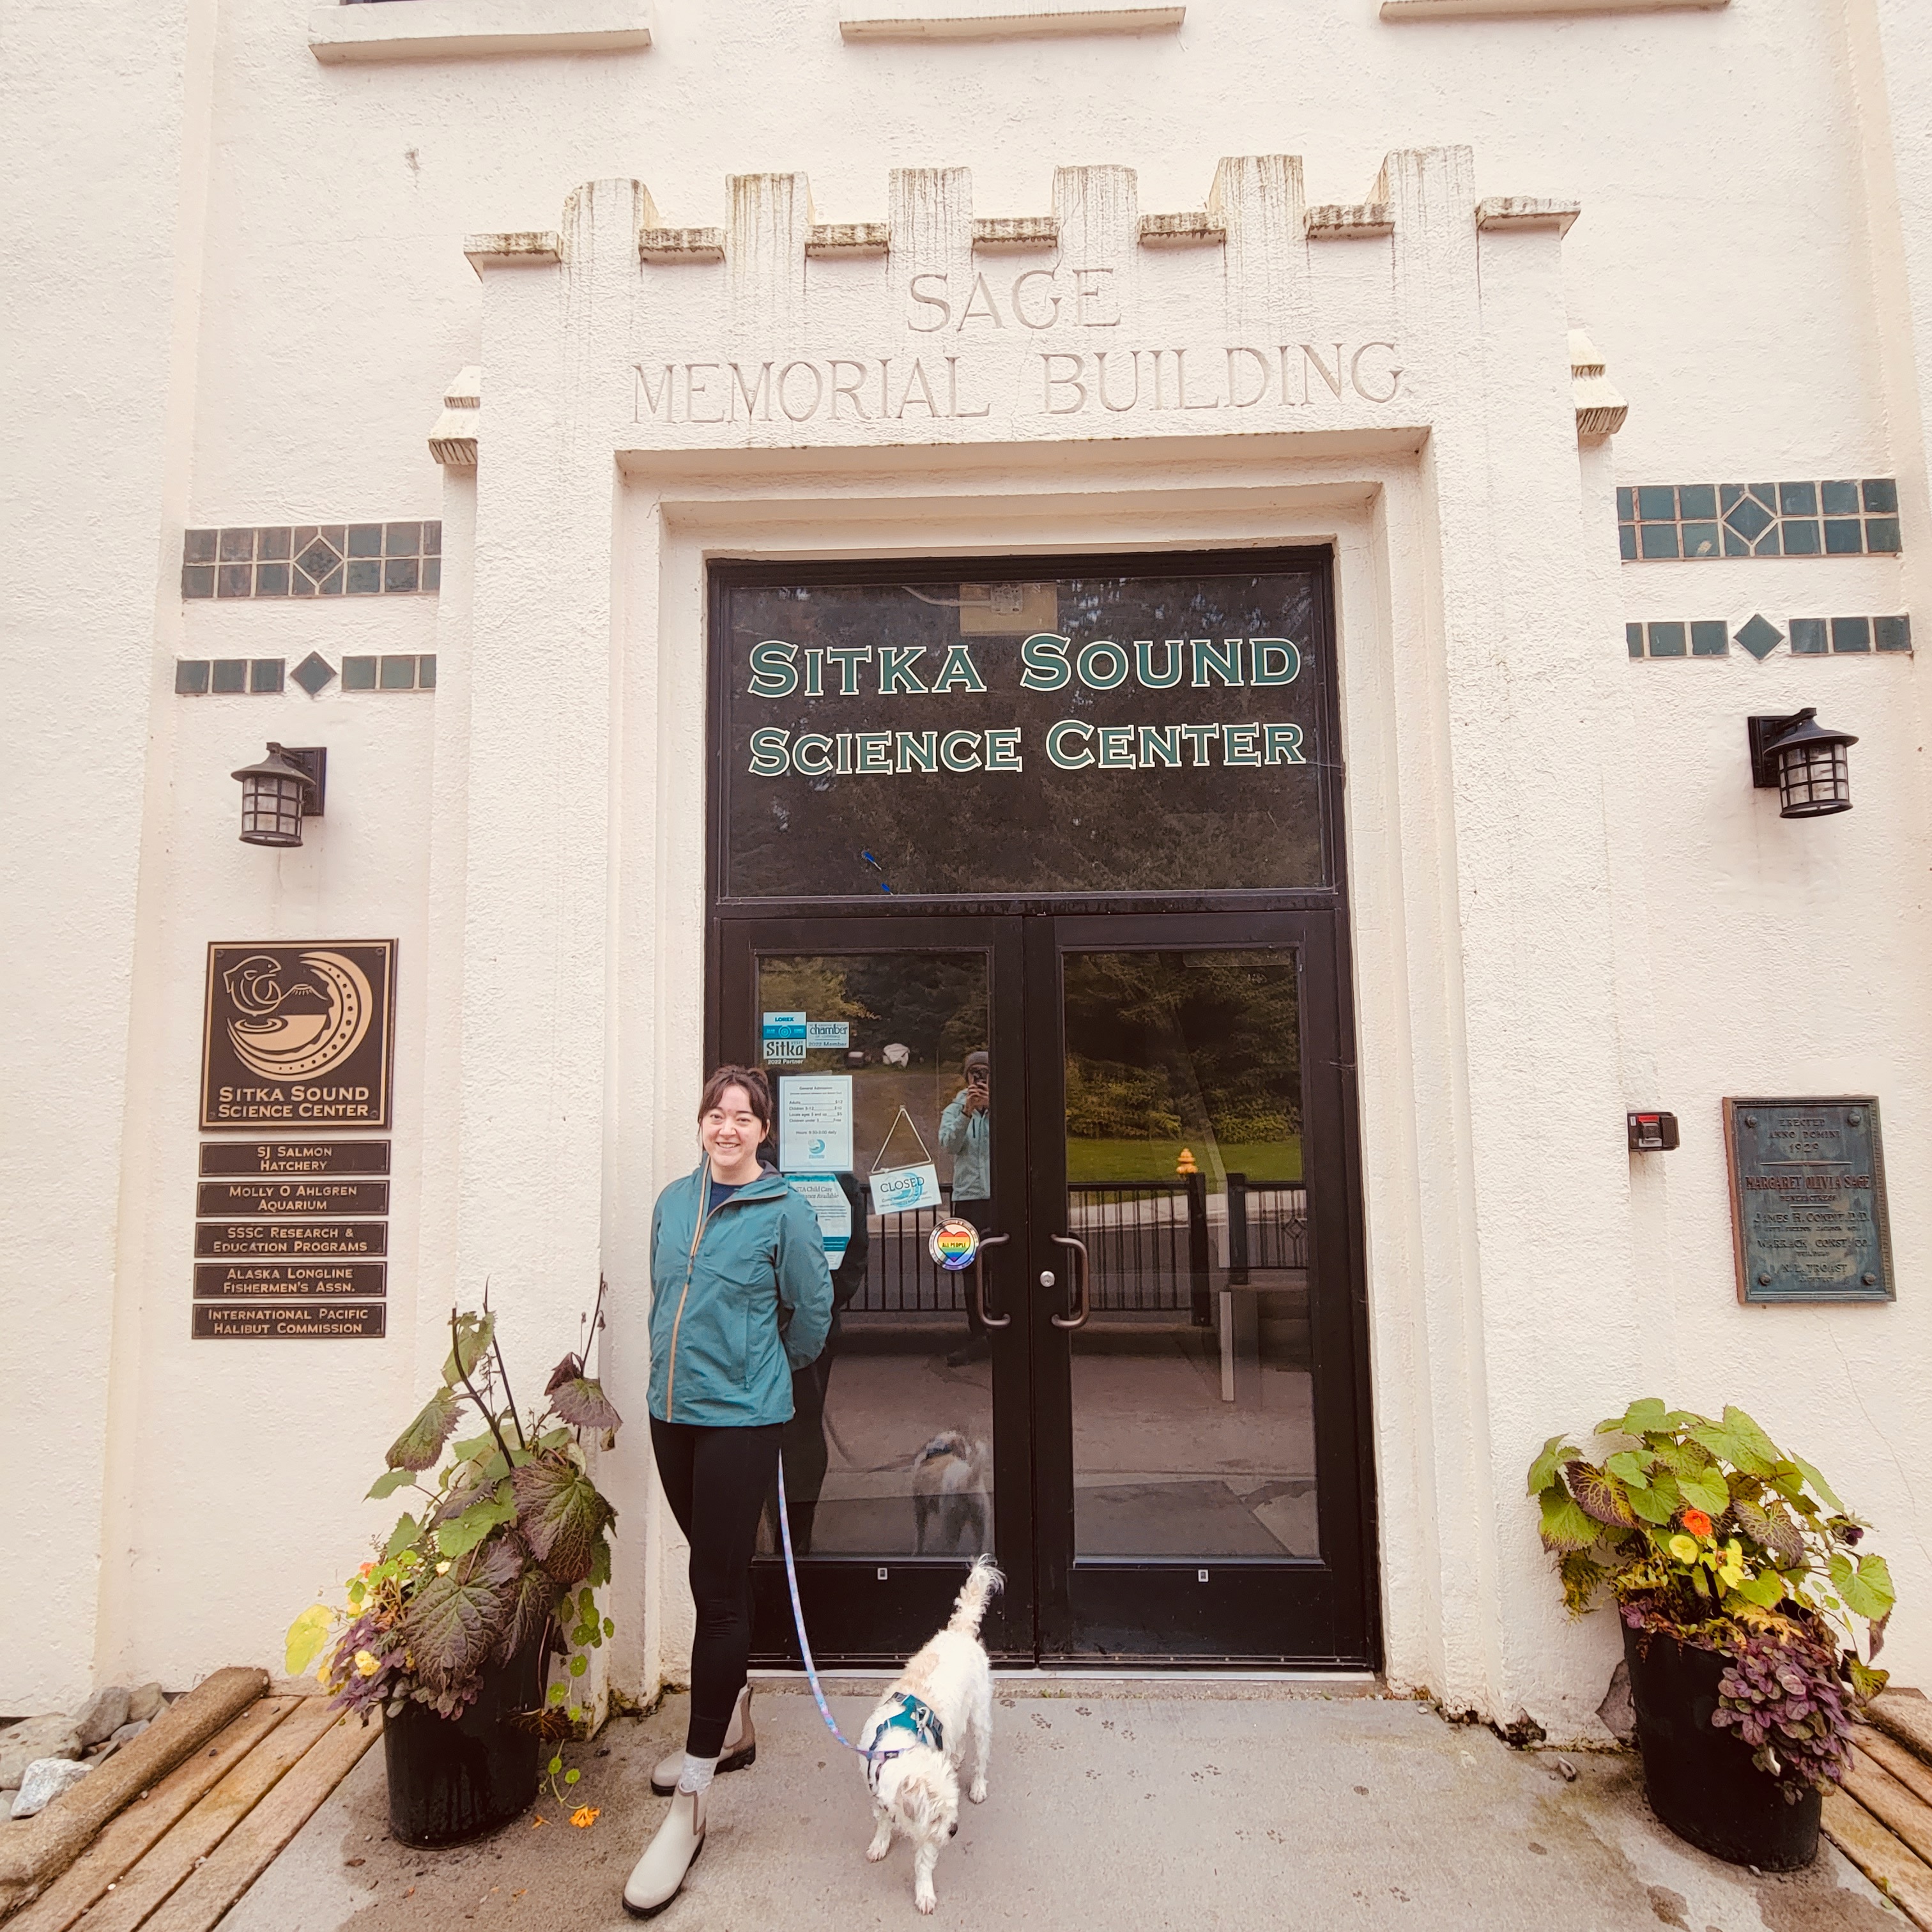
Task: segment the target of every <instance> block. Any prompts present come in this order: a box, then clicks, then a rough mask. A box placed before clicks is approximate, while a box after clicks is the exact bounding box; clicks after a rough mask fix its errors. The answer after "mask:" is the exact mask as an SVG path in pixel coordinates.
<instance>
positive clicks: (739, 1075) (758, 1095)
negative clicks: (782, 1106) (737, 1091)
mask: <svg viewBox="0 0 1932 1932" xmlns="http://www.w3.org/2000/svg"><path fill="white" fill-rule="evenodd" d="M727 1087H742V1088H743V1089H744V1090H745V1100H747V1101H748V1102H749V1103H751V1112H753V1113H754V1114H755V1115H757V1117H758V1124H759V1126H760V1127H762V1128H763V1130H765V1132H766V1133H768V1134H769V1133H770V1132H771V1130H772V1088H771V1082H769V1080H767V1079H766V1078H765V1076H764V1073H763V1070H761V1069H760V1068H758V1067H719V1068H718V1069H717V1070H716V1071H715V1072H714V1073H712V1076H711V1078H710V1079H709V1080H707V1081H706V1082H705V1083H704V1091H703V1093H702V1094H699V1095H698V1097H697V1118H698V1120H699V1121H700V1123H702V1121H703V1118H704V1117H705V1115H706V1114H708V1113H709V1112H710V1111H711V1110H712V1108H713V1107H715V1106H717V1104H718V1102H719V1101H720V1100H723V1099H724V1090H725V1089H726V1088H727Z"/></svg>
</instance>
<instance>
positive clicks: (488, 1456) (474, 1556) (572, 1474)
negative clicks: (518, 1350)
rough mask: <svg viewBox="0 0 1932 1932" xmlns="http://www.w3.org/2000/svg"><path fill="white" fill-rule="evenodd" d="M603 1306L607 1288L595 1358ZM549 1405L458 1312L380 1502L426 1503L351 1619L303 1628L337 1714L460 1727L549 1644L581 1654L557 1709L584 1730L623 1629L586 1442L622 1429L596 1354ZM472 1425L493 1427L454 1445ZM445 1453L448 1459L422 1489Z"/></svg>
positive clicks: (316, 1619) (407, 1522)
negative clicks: (603, 1610) (402, 1496)
mask: <svg viewBox="0 0 1932 1932" xmlns="http://www.w3.org/2000/svg"><path fill="white" fill-rule="evenodd" d="M602 1300H603V1295H602V1289H601V1285H600V1287H599V1289H598V1307H597V1309H596V1310H595V1313H593V1315H592V1319H591V1322H590V1328H589V1336H590V1346H594V1343H595V1339H596V1337H597V1334H598V1331H599V1330H600V1329H601V1326H602ZM585 1352H586V1353H587V1352H589V1350H588V1347H586V1350H585ZM466 1414H468V1415H470V1416H471V1417H472V1420H474V1421H478V1422H480V1423H481V1425H482V1427H481V1430H479V1431H478V1433H476V1434H474V1435H472V1436H466V1437H464V1438H463V1439H460V1440H458V1441H455V1442H452V1441H451V1439H452V1436H455V1434H456V1432H457V1430H458V1427H459V1425H460V1423H461V1422H462V1421H463V1418H464V1417H465V1415H466ZM618 1427H619V1416H618V1414H617V1412H616V1409H615V1408H613V1406H612V1405H611V1403H610V1400H609V1398H608V1397H606V1396H605V1394H604V1391H603V1388H602V1386H601V1384H600V1383H599V1382H598V1381H597V1380H596V1379H595V1378H594V1377H593V1376H589V1375H588V1374H587V1373H586V1372H585V1365H584V1361H583V1355H582V1354H579V1353H574V1352H573V1353H571V1354H570V1355H565V1357H564V1358H563V1360H562V1361H560V1362H559V1363H558V1364H557V1365H556V1369H555V1370H553V1372H552V1373H551V1375H550V1380H549V1382H547V1384H546V1385H545V1387H544V1404H543V1406H541V1408H540V1409H535V1410H532V1411H530V1412H528V1413H527V1414H526V1413H524V1412H520V1411H519V1409H518V1408H517V1404H516V1402H515V1400H514V1397H512V1396H511V1392H510V1382H509V1376H508V1372H507V1370H506V1369H505V1364H504V1361H503V1353H502V1346H501V1345H500V1344H499V1343H498V1341H497V1340H496V1316H494V1315H493V1314H491V1313H490V1312H489V1311H488V1310H487V1307H485V1310H484V1312H483V1313H481V1314H474V1313H470V1314H461V1313H457V1312H456V1311H455V1310H452V1311H451V1314H450V1352H449V1360H448V1361H446V1362H445V1363H444V1364H443V1383H442V1386H441V1387H440V1388H438V1389H437V1391H436V1393H435V1394H434V1395H432V1396H431V1397H430V1399H429V1400H428V1402H427V1403H425V1405H424V1406H423V1408H422V1412H421V1413H420V1414H419V1415H418V1416H417V1417H416V1420H415V1421H413V1422H412V1423H411V1424H410V1426H409V1427H408V1428H407V1429H406V1430H404V1431H403V1433H402V1434H401V1436H398V1437H397V1439H396V1440H395V1442H393V1443H392V1445H390V1448H389V1454H388V1457H386V1461H387V1463H388V1465H389V1467H388V1470H387V1472H386V1473H385V1474H384V1475H382V1476H380V1477H379V1478H377V1481H376V1483H375V1484H374V1487H372V1488H371V1490H370V1492H369V1494H370V1496H371V1497H372V1498H376V1499H383V1498H386V1497H389V1496H394V1495H395V1494H396V1493H398V1491H399V1490H404V1489H410V1490H413V1491H414V1492H415V1493H416V1495H417V1496H419V1497H420V1498H421V1499H422V1502H421V1505H420V1506H419V1508H416V1509H415V1510H413V1511H408V1512H406V1513H405V1514H404V1516H403V1517H402V1518H401V1520H400V1521H399V1522H398V1523H397V1525H396V1526H395V1529H393V1530H392V1531H391V1532H390V1533H389V1537H388V1538H387V1539H386V1541H385V1542H384V1543H383V1545H382V1547H381V1550H380V1554H379V1555H377V1556H376V1557H375V1558H374V1559H373V1560H371V1562H366V1563H365V1564H363V1565H362V1567H361V1568H360V1570H359V1571H358V1572H357V1574H356V1575H355V1576H353V1577H350V1578H349V1579H348V1581H347V1599H348V1601H347V1608H346V1609H332V1608H330V1607H329V1606H328V1605H326V1604H315V1605H314V1606H312V1607H311V1608H310V1609H309V1610H306V1611H305V1612H304V1613H302V1616H299V1617H298V1618H297V1619H296V1621H295V1622H294V1624H293V1625H292V1626H291V1627H290V1631H289V1639H288V1657H287V1664H288V1669H289V1671H290V1674H291V1675H292V1676H300V1675H302V1673H304V1672H305V1671H306V1670H308V1668H309V1667H310V1666H311V1664H317V1661H318V1660H320V1677H321V1679H322V1682H323V1686H324V1688H326V1689H328V1690H330V1691H334V1692H335V1707H336V1708H337V1709H341V1710H345V1711H356V1712H365V1713H366V1712H371V1711H374V1710H377V1709H386V1710H387V1711H388V1712H389V1714H390V1715H392V1716H394V1715H398V1714H399V1713H400V1712H401V1710H402V1709H403V1707H404V1705H405V1704H406V1703H410V1702H411V1701H413V1702H415V1703H421V1704H425V1705H427V1706H428V1707H429V1708H430V1709H431V1710H434V1711H435V1712H437V1713H438V1714H439V1715H441V1716H443V1717H446V1718H453V1717H456V1716H458V1715H460V1713H461V1712H463V1709H465V1708H466V1706H468V1705H469V1704H470V1703H472V1702H473V1701H474V1700H475V1697H476V1694H477V1692H478V1689H479V1688H480V1687H481V1682H482V1678H483V1673H484V1671H485V1670H486V1669H487V1668H488V1667H490V1665H492V1664H500V1663H505V1662H507V1661H508V1660H509V1659H511V1658H514V1657H517V1656H520V1655H523V1654H524V1653H526V1652H527V1651H528V1650H529V1648H530V1647H531V1646H533V1645H534V1646H541V1649H544V1650H546V1651H568V1652H569V1653H570V1655H569V1662H568V1666H567V1671H566V1679H560V1680H559V1682H556V1683H555V1684H553V1685H551V1686H550V1690H549V1691H548V1693H547V1704H546V1706H545V1709H546V1710H549V1711H552V1712H553V1718H554V1720H558V1721H563V1720H567V1721H575V1720H576V1719H577V1718H578V1717H579V1715H580V1712H578V1710H577V1706H576V1701H575V1700H574V1697H571V1685H570V1682H568V1680H571V1679H577V1678H580V1677H581V1676H583V1674H584V1672H585V1670H586V1669H587V1667H588V1664H589V1657H588V1652H589V1651H591V1650H592V1649H597V1648H598V1647H599V1646H601V1644H602V1643H603V1641H604V1639H605V1638H606V1637H609V1636H610V1635H611V1634H613V1631H614V1628H615V1626H614V1625H613V1624H612V1623H611V1622H610V1620H609V1619H606V1618H601V1617H600V1616H599V1615H598V1611H597V1607H596V1601H595V1595H594V1594H593V1593H594V1592H595V1590H596V1589H597V1588H598V1586H599V1585H601V1584H602V1583H605V1582H607V1581H608V1580H609V1578H610V1529H611V1527H612V1526H613V1524H614V1523H616V1517H617V1513H616V1511H615V1510H614V1509H613V1508H612V1507H611V1505H610V1502H608V1501H607V1499H606V1498H605V1497H604V1496H603V1494H602V1493H601V1492H600V1491H599V1490H598V1487H597V1486H596V1484H595V1483H594V1482H593V1481H592V1480H591V1478H590V1475H589V1466H588V1463H587V1459H586V1455H585V1453H584V1448H583V1438H584V1436H586V1433H588V1434H590V1435H592V1436H601V1438H602V1439H603V1441H604V1444H605V1445H606V1446H609V1445H610V1443H611V1442H613V1441H614V1439H615V1437H616V1431H617V1429H618ZM446 1445H448V1460H447V1461H446V1462H444V1463H443V1468H442V1469H440V1471H439V1472H438V1473H437V1475H436V1476H435V1478H434V1479H433V1481H424V1480H422V1479H423V1478H425V1475H427V1472H428V1471H429V1470H431V1469H432V1468H434V1466H436V1465H437V1463H438V1462H439V1461H442V1460H443V1457H444V1453H445V1446H446ZM338 1626H344V1627H343V1628H341V1629H340V1631H339V1634H338ZM543 1728H546V1729H547V1728H549V1726H548V1725H547V1724H545V1725H544V1726H543ZM573 1775H574V1774H573Z"/></svg>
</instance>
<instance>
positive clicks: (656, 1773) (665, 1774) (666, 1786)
mask: <svg viewBox="0 0 1932 1932" xmlns="http://www.w3.org/2000/svg"><path fill="white" fill-rule="evenodd" d="M757 1757H758V1734H757V1732H756V1731H754V1730H752V1728H751V1686H750V1685H748V1684H747V1685H745V1688H744V1689H743V1690H742V1691H739V1693H738V1701H737V1703H736V1705H735V1706H733V1709H732V1712H731V1722H730V1725H729V1726H728V1727H727V1729H726V1730H725V1733H724V1755H723V1757H721V1758H719V1759H718V1769H719V1770H720V1771H744V1770H746V1769H749V1767H750V1766H752V1765H754V1764H755V1763H757ZM683 1770H684V1753H683V1752H682V1751H672V1752H670V1754H668V1755H667V1756H666V1757H661V1758H659V1759H658V1761H657V1763H656V1764H655V1766H653V1767H652V1771H651V1789H652V1790H653V1791H655V1793H657V1795H658V1796H659V1797H660V1798H668V1797H669V1796H670V1794H671V1793H673V1791H675V1790H676V1789H677V1781H678V1779H679V1776H680V1775H682V1772H683Z"/></svg>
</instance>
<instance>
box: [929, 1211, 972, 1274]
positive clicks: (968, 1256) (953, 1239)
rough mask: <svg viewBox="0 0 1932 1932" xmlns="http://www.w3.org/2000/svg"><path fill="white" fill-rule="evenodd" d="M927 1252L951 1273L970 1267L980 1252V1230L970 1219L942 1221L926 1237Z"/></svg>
mask: <svg viewBox="0 0 1932 1932" xmlns="http://www.w3.org/2000/svg"><path fill="white" fill-rule="evenodd" d="M926 1252H927V1253H929V1254H930V1255H931V1256H932V1259H934V1260H935V1261H936V1262H938V1264H939V1265H940V1266H941V1268H944V1269H945V1270H946V1271H947V1273H948V1274H958V1273H959V1271H960V1270H961V1269H962V1268H971V1266H972V1265H973V1263H974V1261H975V1259H977V1257H978V1255H979V1253H980V1231H979V1229H977V1228H976V1227H974V1225H973V1224H972V1223H971V1221H942V1222H941V1223H940V1224H939V1226H938V1227H936V1228H935V1229H933V1231H932V1233H931V1234H929V1235H927V1236H926Z"/></svg>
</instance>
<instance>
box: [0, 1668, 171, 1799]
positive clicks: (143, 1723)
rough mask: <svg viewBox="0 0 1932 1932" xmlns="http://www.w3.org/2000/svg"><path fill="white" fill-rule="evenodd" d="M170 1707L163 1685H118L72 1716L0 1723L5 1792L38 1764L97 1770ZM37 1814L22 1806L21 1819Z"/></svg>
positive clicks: (0, 1787)
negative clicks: (81, 1765)
mask: <svg viewBox="0 0 1932 1932" xmlns="http://www.w3.org/2000/svg"><path fill="white" fill-rule="evenodd" d="M167 1708H168V1698H167V1694H166V1692H164V1691H163V1690H162V1688H161V1687H160V1685H158V1684H143V1685H140V1686H139V1688H136V1689H134V1690H132V1691H130V1690H129V1689H128V1688H127V1686H126V1685H120V1684H115V1685H110V1686H109V1687H108V1688H107V1689H106V1690H104V1691H95V1694H94V1695H93V1696H92V1697H90V1698H89V1699H88V1700H87V1702H86V1703H84V1704H83V1705H82V1706H81V1707H80V1709H79V1710H77V1712H74V1715H72V1716H71V1717H65V1718H64V1717H62V1716H60V1715H58V1714H55V1715H49V1716H46V1717H39V1718H18V1719H16V1720H15V1721H13V1723H11V1724H0V1792H5V1791H17V1790H20V1788H21V1787H22V1786H23V1784H25V1783H26V1778H27V1772H28V1769H29V1767H30V1766H34V1765H36V1764H43V1763H48V1762H49V1761H54V1762H67V1763H71V1762H74V1760H85V1761H86V1764H87V1766H88V1768H89V1769H90V1770H91V1769H92V1768H93V1767H94V1766H95V1765H98V1764H99V1763H101V1761H102V1760H104V1759H105V1758H109V1757H113V1754H115V1751H118V1750H119V1749H120V1748H121V1746H122V1745H125V1744H130V1743H131V1742H133V1740H134V1739H136V1738H138V1737H139V1736H140V1735H141V1733H142V1732H143V1731H144V1730H146V1729H147V1727H148V1725H149V1724H152V1723H153V1722H154V1719H155V1718H157V1717H159V1716H160V1714H161V1713H162V1712H163V1711H165V1710H166V1709H167ZM35 1809H36V1810H37V1809H38V1807H37V1806H36V1807H35ZM13 1816H14V1817H16V1818H24V1817H30V1816H31V1813H30V1812H28V1811H23V1810H20V1808H18V1806H16V1808H15V1810H14V1812H13Z"/></svg>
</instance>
